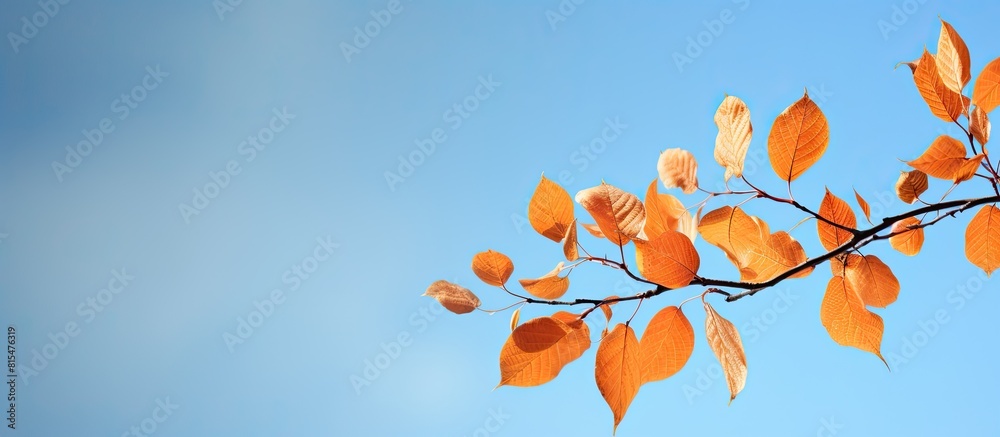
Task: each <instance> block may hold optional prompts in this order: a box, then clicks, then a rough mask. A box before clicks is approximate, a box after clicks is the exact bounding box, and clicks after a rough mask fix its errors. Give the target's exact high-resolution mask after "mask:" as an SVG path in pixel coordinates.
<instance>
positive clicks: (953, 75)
mask: <svg viewBox="0 0 1000 437" xmlns="http://www.w3.org/2000/svg"><path fill="white" fill-rule="evenodd" d="M936 60H937V67H938V74H939V75H940V76H941V81H942V82H944V84H945V85H946V86H947V87H948V88H950V89H951V90H952V91H955V92H957V93H961V92H962V88H965V84H967V83H969V79H971V78H972V73H971V72H970V71H969V66H970V65H969V64H970V61H969V48H968V47H966V46H965V41H962V37H960V36H958V32H956V31H955V28H953V27H951V24H948V22H946V21H944V20H941V35H940V36H939V37H938V49H937V56H936Z"/></svg>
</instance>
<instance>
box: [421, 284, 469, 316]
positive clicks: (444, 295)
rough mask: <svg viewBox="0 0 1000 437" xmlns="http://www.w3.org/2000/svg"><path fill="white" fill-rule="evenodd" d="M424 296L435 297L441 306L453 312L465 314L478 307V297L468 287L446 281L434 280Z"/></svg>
mask: <svg viewBox="0 0 1000 437" xmlns="http://www.w3.org/2000/svg"><path fill="white" fill-rule="evenodd" d="M424 296H430V297H433V298H434V299H437V301H438V302H440V303H441V306H443V307H445V308H446V309H447V310H448V311H451V312H453V313H455V314H465V313H468V312H472V310H475V309H476V308H479V305H480V302H479V298H478V297H476V295H475V294H473V293H472V292H471V291H469V290H468V289H466V288H464V287H461V286H459V285H456V284H452V283H451V282H448V281H434V283H432V284H431V285H430V287H427V291H425V292H424Z"/></svg>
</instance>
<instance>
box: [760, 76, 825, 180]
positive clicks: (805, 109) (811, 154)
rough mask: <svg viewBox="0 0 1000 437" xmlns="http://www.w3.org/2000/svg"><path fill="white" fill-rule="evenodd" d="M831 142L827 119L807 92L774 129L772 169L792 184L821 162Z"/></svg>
mask: <svg viewBox="0 0 1000 437" xmlns="http://www.w3.org/2000/svg"><path fill="white" fill-rule="evenodd" d="M829 142H830V127H829V125H828V124H827V121H826V116H825V115H823V111H821V110H820V109H819V106H816V103H814V102H813V101H812V100H811V99H810V98H809V94H808V93H806V94H805V95H803V96H802V98H801V99H799V100H798V101H797V102H795V103H793V104H792V106H789V107H788V108H786V109H785V110H784V111H783V112H782V113H781V114H779V115H778V118H777V119H775V120H774V125H772V126H771V133H770V135H769V136H768V137H767V154H768V156H769V157H770V160H771V168H773V169H774V172H775V173H777V174H778V177H780V178H781V179H782V180H785V181H788V182H791V181H793V180H795V179H796V178H798V177H799V176H800V175H802V173H804V172H805V171H806V170H807V169H809V167H811V166H812V165H813V164H815V163H816V161H819V158H820V157H821V156H823V153H824V152H826V146H827V145H828V144H829Z"/></svg>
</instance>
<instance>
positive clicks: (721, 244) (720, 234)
mask: <svg viewBox="0 0 1000 437" xmlns="http://www.w3.org/2000/svg"><path fill="white" fill-rule="evenodd" d="M698 232H699V233H701V237H702V238H704V239H705V241H707V242H709V244H712V245H714V246H716V247H718V248H720V249H722V251H723V252H725V253H726V257H728V258H729V261H731V262H732V263H733V264H734V265H736V268H737V269H740V270H742V269H743V268H745V267H747V265H749V263H750V261H749V258H750V255H749V252H750V250H751V249H753V248H754V247H757V246H758V245H759V244H760V228H759V225H758V223H757V222H755V221H754V220H753V219H752V218H751V217H750V216H748V215H747V214H746V213H744V212H743V210H741V209H740V208H739V207H736V208H733V207H731V206H723V207H721V208H719V209H716V210H714V211H711V212H709V213H708V214H705V216H704V217H702V218H701V222H700V223H699V224H698Z"/></svg>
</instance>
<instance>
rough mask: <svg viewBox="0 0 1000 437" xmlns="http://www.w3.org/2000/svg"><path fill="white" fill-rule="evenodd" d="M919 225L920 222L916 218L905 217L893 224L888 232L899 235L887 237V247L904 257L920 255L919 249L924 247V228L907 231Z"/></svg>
mask: <svg viewBox="0 0 1000 437" xmlns="http://www.w3.org/2000/svg"><path fill="white" fill-rule="evenodd" d="M919 224H920V220H919V219H917V218H916V217H907V218H905V219H902V220H900V221H898V222H896V223H893V224H892V229H891V231H890V232H892V233H893V234H896V233H899V234H898V235H893V236H892V237H889V245H890V246H892V248H893V249H896V250H898V251H899V252H900V253H902V254H903V255H906V256H914V255H916V254H917V253H920V248H921V247H922V246H923V245H924V228H918V229H909V228H910V227H911V226H917V225H919ZM907 229H909V230H907Z"/></svg>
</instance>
